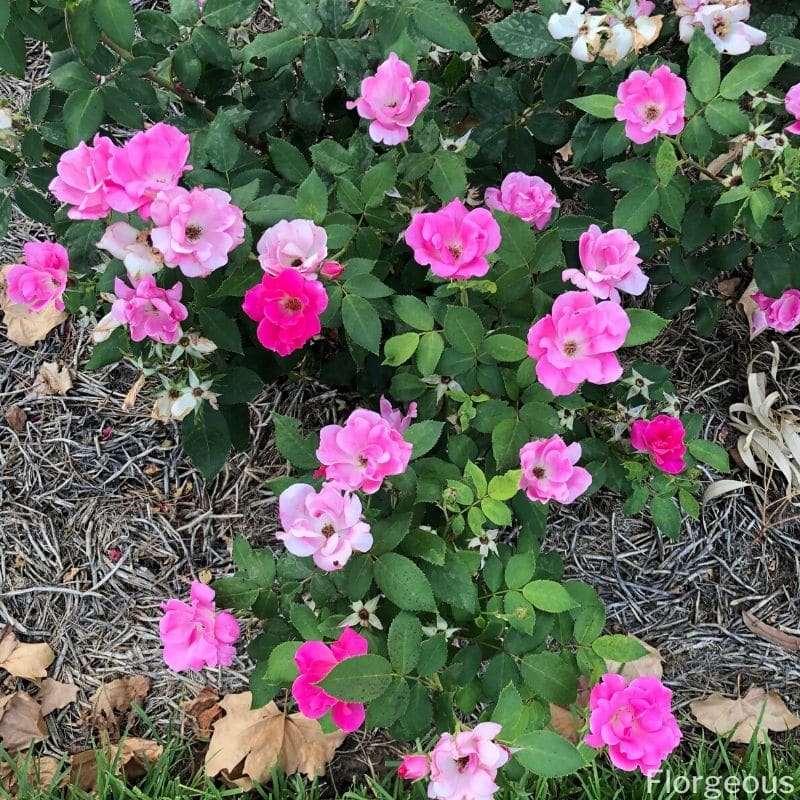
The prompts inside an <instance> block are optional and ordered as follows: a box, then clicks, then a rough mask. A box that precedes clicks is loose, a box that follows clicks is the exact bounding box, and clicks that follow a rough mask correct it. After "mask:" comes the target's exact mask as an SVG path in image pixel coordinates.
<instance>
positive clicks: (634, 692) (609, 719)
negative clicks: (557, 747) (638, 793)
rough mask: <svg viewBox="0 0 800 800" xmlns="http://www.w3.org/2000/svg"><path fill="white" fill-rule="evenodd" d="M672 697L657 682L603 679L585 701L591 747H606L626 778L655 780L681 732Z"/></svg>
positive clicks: (604, 676)
mask: <svg viewBox="0 0 800 800" xmlns="http://www.w3.org/2000/svg"><path fill="white" fill-rule="evenodd" d="M671 700H672V692H671V691H670V690H669V689H667V688H666V686H664V684H663V683H661V681H660V680H658V678H651V677H643V678H634V680H633V681H631V683H630V685H627V683H626V681H625V678H623V677H622V675H615V674H611V673H609V674H607V675H603V677H602V679H601V681H600V683H597V684H595V686H594V687H593V688H592V693H591V695H590V696H589V708H590V710H591V716H590V718H589V731H590V733H589V735H588V736H587V737H586V738H585V740H584V741H585V742H586V744H588V745H589V746H590V747H598V748H599V747H603V746H604V745H608V755H609V758H610V759H611V763H612V764H613V765H614V766H615V767H617V768H618V769H621V770H624V771H625V772H633V771H634V770H635V769H637V768H638V769H639V770H641V772H642V774H643V775H647V776H652V775H655V774H656V773H657V772H658V770H659V767H660V766H661V764H662V762H663V761H664V760H665V759H666V758H667V756H668V755H669V754H670V753H671V752H672V751H673V750H674V749H675V748H676V747H677V746H678V742H680V740H681V731H680V728H678V723H677V720H676V719H675V716H674V715H673V713H672V709H671V705H670V704H671Z"/></svg>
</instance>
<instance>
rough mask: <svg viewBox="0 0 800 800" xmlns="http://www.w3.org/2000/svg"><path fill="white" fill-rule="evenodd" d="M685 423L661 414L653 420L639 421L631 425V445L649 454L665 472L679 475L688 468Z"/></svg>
mask: <svg viewBox="0 0 800 800" xmlns="http://www.w3.org/2000/svg"><path fill="white" fill-rule="evenodd" d="M685 435H686V431H685V430H684V427H683V423H682V422H681V421H680V420H679V419H677V418H676V417H668V416H667V415H666V414H659V415H658V416H657V417H654V418H653V419H651V420H646V419H637V420H636V421H635V422H634V423H633V425H631V444H632V445H633V447H634V449H635V450H639V451H640V452H643V453H649V454H650V458H652V459H653V463H654V464H655V465H656V466H657V467H658V468H659V469H660V470H662V471H663V472H668V473H669V474H670V475H677V474H678V473H679V472H682V471H683V470H684V469H685V467H686V462H685V461H684V460H683V456H684V454H685V453H686V443H685V441H684V437H685Z"/></svg>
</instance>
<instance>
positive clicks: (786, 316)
mask: <svg viewBox="0 0 800 800" xmlns="http://www.w3.org/2000/svg"><path fill="white" fill-rule="evenodd" d="M753 301H754V302H755V304H756V305H757V306H758V307H759V308H760V309H761V312H762V313H761V314H760V315H759V317H760V320H759V324H758V325H757V326H756V325H754V330H753V333H761V331H762V330H764V328H774V329H775V330H776V331H780V332H781V333H788V332H789V331H792V330H794V329H795V328H796V327H797V326H798V325H800V289H787V290H786V291H785V292H784V293H783V294H782V295H781V296H780V297H777V298H773V297H767V296H766V295H765V294H763V293H762V292H756V293H755V294H754V295H753ZM753 317H754V320H753V321H754V323H755V322H756V320H755V315H753Z"/></svg>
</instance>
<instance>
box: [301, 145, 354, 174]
mask: <svg viewBox="0 0 800 800" xmlns="http://www.w3.org/2000/svg"><path fill="white" fill-rule="evenodd" d="M350 158H351V157H350V153H349V152H348V151H347V150H345V149H344V147H342V146H341V145H340V144H339V143H338V142H337V141H335V140H333V139H323V140H322V141H321V142H319V143H318V144H312V145H311V160H312V161H313V162H314V164H315V165H316V166H317V167H319V168H320V169H321V170H324V171H325V172H330V174H331V175H341V174H342V173H343V172H347V170H349V169H351V168H352V164H351V160H350Z"/></svg>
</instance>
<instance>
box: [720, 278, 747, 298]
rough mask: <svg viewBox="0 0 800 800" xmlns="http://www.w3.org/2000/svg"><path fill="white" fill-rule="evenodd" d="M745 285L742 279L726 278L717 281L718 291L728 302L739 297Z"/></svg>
mask: <svg viewBox="0 0 800 800" xmlns="http://www.w3.org/2000/svg"><path fill="white" fill-rule="evenodd" d="M743 283H744V281H743V279H742V278H726V279H725V280H721V281H717V291H718V292H719V293H720V296H722V297H724V298H725V299H726V300H733V299H734V298H735V297H738V296H739V293H740V291H741V288H742V284H743Z"/></svg>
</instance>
